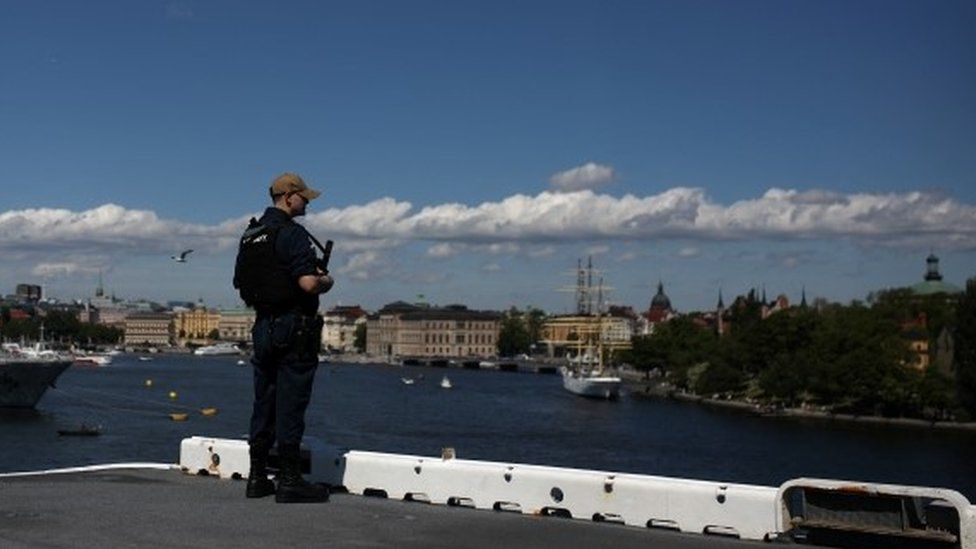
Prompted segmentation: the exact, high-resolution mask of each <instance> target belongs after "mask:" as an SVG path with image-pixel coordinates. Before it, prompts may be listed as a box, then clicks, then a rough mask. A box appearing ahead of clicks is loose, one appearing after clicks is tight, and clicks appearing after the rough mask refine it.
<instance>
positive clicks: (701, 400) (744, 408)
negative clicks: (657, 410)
mask: <svg viewBox="0 0 976 549" xmlns="http://www.w3.org/2000/svg"><path fill="white" fill-rule="evenodd" d="M625 384H626V385H627V387H628V388H629V389H630V394H632V395H634V396H636V397H640V398H663V399H670V400H677V401H679V402H690V403H695V404H704V405H706V406H713V407H717V408H726V409H732V410H737V411H740V412H748V413H750V414H752V415H755V416H758V417H763V418H789V419H814V420H821V421H830V422H834V421H836V422H841V423H854V424H867V425H884V426H893V427H915V428H919V427H921V428H927V429H937V430H942V431H962V432H976V422H972V421H970V422H958V421H936V420H926V419H915V418H905V417H884V416H872V415H856V414H838V413H833V412H826V411H819V410H805V409H803V408H782V409H777V410H774V411H763V406H762V405H761V404H756V403H752V402H745V401H742V400H734V399H732V400H723V399H717V398H711V397H706V396H701V395H694V394H689V393H682V392H679V391H675V390H673V389H666V388H664V387H662V386H660V385H653V384H650V383H647V382H646V381H640V382H636V381H634V380H627V381H625Z"/></svg>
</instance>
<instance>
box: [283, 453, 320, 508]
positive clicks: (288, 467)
mask: <svg viewBox="0 0 976 549" xmlns="http://www.w3.org/2000/svg"><path fill="white" fill-rule="evenodd" d="M278 462H279V464H280V468H279V472H278V491H277V492H275V501H276V502H278V503H324V502H326V501H329V488H328V487H326V486H324V485H322V484H311V483H309V482H306V481H305V479H303V478H302V458H301V453H300V452H299V448H298V446H297V445H295V446H290V445H289V446H281V445H279V446H278Z"/></svg>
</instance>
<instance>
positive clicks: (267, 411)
mask: <svg viewBox="0 0 976 549" xmlns="http://www.w3.org/2000/svg"><path fill="white" fill-rule="evenodd" d="M259 223H261V224H262V225H265V226H268V227H277V228H278V231H277V238H276V240H275V243H274V244H275V245H274V252H275V258H276V259H277V261H278V263H279V266H280V267H283V268H284V270H286V271H287V274H288V276H289V277H290V278H291V280H292V282H293V283H294V284H295V285H296V286H297V285H298V279H299V278H300V277H302V276H306V275H315V274H316V269H315V252H314V250H313V249H312V244H311V241H310V240H309V238H308V235H307V234H306V232H305V230H304V229H303V228H302V227H300V226H298V225H297V224H296V223H294V222H292V220H291V218H289V217H288V215H286V214H285V213H284V212H282V211H281V210H279V209H277V208H268V209H267V210H265V212H264V215H263V216H262V217H261V219H260V220H259ZM279 305H283V306H281V307H276V310H275V311H274V312H272V311H267V310H260V309H258V311H257V318H256V319H255V323H254V329H253V331H252V336H253V341H254V355H253V358H252V359H251V362H252V364H253V365H254V409H253V411H252V414H251V429H250V438H249V442H250V443H251V445H252V446H259V447H264V448H270V447H271V446H272V445H273V444H274V442H275V441H277V443H278V448H279V451H280V450H281V449H282V447H283V446H285V445H287V446H297V445H299V444H300V443H301V440H302V435H303V434H304V432H305V410H306V408H307V407H308V402H309V398H310V397H311V394H312V382H313V381H314V379H315V370H316V368H317V367H318V342H319V339H320V338H321V332H320V331H321V326H322V325H321V319H318V318H317V317H316V313H317V311H318V307H319V296H318V295H317V294H310V293H307V292H299V293H297V297H296V299H294V300H293V302H290V303H286V304H279Z"/></svg>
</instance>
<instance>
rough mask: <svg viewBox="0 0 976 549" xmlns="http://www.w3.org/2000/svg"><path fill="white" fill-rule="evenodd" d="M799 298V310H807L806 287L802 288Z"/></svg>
mask: <svg viewBox="0 0 976 549" xmlns="http://www.w3.org/2000/svg"><path fill="white" fill-rule="evenodd" d="M800 296H801V297H800V308H801V309H806V308H807V287H806V286H804V287H803V290H801V293H800Z"/></svg>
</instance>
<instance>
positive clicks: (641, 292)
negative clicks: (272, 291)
mask: <svg viewBox="0 0 976 549" xmlns="http://www.w3.org/2000/svg"><path fill="white" fill-rule="evenodd" d="M491 6H492V9H490V10H487V9H484V8H485V5H480V4H478V3H476V2H475V3H436V2H419V3H414V4H412V5H411V6H410V7H406V6H401V5H399V4H397V3H392V2H391V3H372V4H370V5H363V6H343V5H339V6H331V5H323V4H319V3H315V2H297V3H291V4H289V5H288V6H287V7H286V8H281V9H271V8H270V7H268V6H265V5H263V4H258V3H235V4H233V5H231V4H222V3H203V2H195V1H186V2H160V3H144V4H139V5H135V4H132V5H128V4H122V5H114V4H108V3H91V4H86V5H78V4H77V3H72V2H61V3H58V2H55V3H52V4H46V5H44V6H35V5H32V4H30V3H24V4H18V5H6V6H4V7H2V8H0V14H2V17H0V45H3V46H7V47H0V67H2V68H3V70H4V74H5V75H6V76H7V77H8V80H7V81H8V82H11V83H13V82H16V83H17V85H16V86H13V85H3V86H0V124H2V125H3V127H4V128H5V132H3V134H0V254H3V257H4V268H3V269H2V270H0V288H11V289H12V288H13V287H14V286H15V285H16V284H17V283H22V282H33V283H39V284H42V285H43V286H44V287H45V289H46V293H47V295H50V296H52V297H58V298H63V299H66V298H83V297H86V296H88V295H91V293H92V291H93V289H94V286H95V281H97V277H98V273H99V272H100V271H102V272H104V277H105V285H106V287H107V288H108V289H109V290H110V291H114V292H116V293H117V294H119V295H121V296H126V297H131V298H139V297H143V298H147V299H152V300H156V301H160V302H166V301H170V300H180V299H189V300H192V301H196V299H197V298H203V299H204V301H206V302H207V303H213V304H214V305H216V306H227V307H233V306H235V305H236V304H237V303H239V302H238V300H237V299H236V294H235V293H234V290H233V288H232V287H231V283H230V280H231V271H232V265H233V255H234V248H235V243H236V240H237V237H238V236H239V234H240V232H241V231H242V230H243V227H244V225H245V224H246V222H247V219H248V218H249V217H251V216H253V215H257V214H258V213H260V211H261V209H263V208H264V207H265V205H266V204H267V202H268V199H267V194H266V193H267V185H268V184H269V183H270V181H271V179H272V178H273V177H274V176H275V175H277V174H278V173H280V172H283V171H296V172H298V173H300V174H302V175H303V176H304V177H305V178H306V180H307V181H308V183H309V184H310V185H311V186H312V187H314V188H318V189H321V190H323V191H324V196H323V197H322V198H320V199H319V200H316V201H314V202H313V203H312V204H311V205H310V208H309V215H308V216H307V217H306V218H304V219H302V220H301V221H302V222H303V223H305V224H306V226H307V227H308V228H309V229H310V230H311V231H312V232H313V233H314V234H315V235H316V236H317V237H319V239H320V240H324V239H326V238H329V239H333V240H334V241H335V242H336V247H335V253H334V258H333V272H334V273H335V275H336V278H337V285H336V288H335V290H334V291H333V292H331V293H330V294H328V295H326V296H325V298H324V301H323V305H324V306H325V307H330V306H332V305H335V304H336V303H343V304H353V303H360V304H362V305H363V306H365V307H367V308H371V309H376V308H378V307H379V306H382V305H383V304H384V303H388V302H391V301H396V300H398V299H409V298H411V296H416V295H418V294H423V295H426V296H428V297H429V299H431V300H432V301H436V302H438V303H440V304H447V303H452V302H461V303H466V304H468V305H469V306H471V307H473V308H481V309H488V308H490V309H496V310H498V309H506V308H508V307H509V306H513V305H514V306H518V307H526V306H529V305H532V306H536V307H540V308H543V309H545V310H547V311H551V312H556V313H559V312H568V311H570V310H572V308H573V300H572V298H571V297H570V296H568V295H566V294H562V293H560V292H558V291H557V288H559V287H561V286H565V285H567V284H572V283H573V278H572V274H570V273H571V272H572V271H573V269H574V268H575V265H576V261H577V259H578V258H580V257H583V258H585V257H586V256H588V255H593V256H594V261H595V263H597V265H598V266H599V267H601V268H602V269H604V270H605V271H607V273H606V277H607V280H608V283H609V284H610V285H612V286H614V287H615V288H616V290H615V292H614V293H613V294H612V295H611V296H610V300H611V301H613V302H615V303H619V304H623V305H630V306H633V307H634V308H635V309H638V310H641V309H644V308H646V305H647V303H648V302H649V301H650V298H651V297H652V296H653V294H654V291H655V289H656V288H655V287H656V285H657V283H658V281H659V280H661V281H663V282H664V285H665V289H666V291H667V293H668V295H669V296H670V297H671V300H672V303H674V305H675V307H676V308H678V309H679V310H683V311H690V310H708V309H710V308H711V307H713V306H714V304H715V302H716V300H717V295H718V291H719V289H722V291H723V292H724V293H725V295H726V297H727V298H728V297H730V296H733V295H736V294H740V293H744V292H745V291H748V289H749V288H760V287H762V286H763V285H765V286H766V288H767V290H768V292H769V293H770V294H771V295H772V296H775V295H777V294H780V293H784V294H786V295H788V296H789V297H790V299H791V301H798V300H799V296H800V292H801V289H802V288H806V291H807V297H808V299H810V300H812V299H814V298H816V297H823V298H826V299H829V300H831V301H838V302H848V301H850V300H853V299H864V298H865V296H866V295H867V294H868V293H869V292H871V291H876V290H879V289H883V288H891V287H904V286H910V285H911V284H914V283H915V282H918V281H919V280H921V278H922V276H923V275H924V272H925V265H924V259H925V257H926V256H927V255H928V254H929V253H930V252H933V251H934V252H935V253H936V254H937V255H938V256H939V257H940V258H941V260H942V265H941V266H942V273H943V275H944V276H945V277H946V280H947V281H949V282H952V283H953V284H955V285H957V286H963V285H964V284H965V281H966V279H967V278H969V277H972V276H974V275H976V181H974V178H976V175H974V174H976V154H974V151H976V102H974V100H973V97H972V94H971V90H972V89H976V59H974V58H973V57H972V56H971V55H969V52H971V51H973V49H974V48H976V6H974V5H973V4H972V3H968V2H962V1H959V2H943V3H939V4H938V5H932V6H921V5H918V4H917V3H913V2H859V3H857V4H850V3H845V2H796V3H791V4H789V5H770V4H768V3H760V2H740V3H735V4H728V3H724V2H700V3H676V4H672V3H666V2H649V3H642V4H639V5H629V4H621V5H614V6H595V5H592V4H591V3H587V2H543V1H539V2H530V3H501V4H499V3H492V4H491ZM188 248H192V249H194V250H195V251H194V253H193V254H192V255H191V256H189V259H188V261H187V263H184V264H177V263H175V262H173V261H172V260H171V259H170V256H172V255H174V254H178V253H179V252H180V251H182V250H184V249H188Z"/></svg>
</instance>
